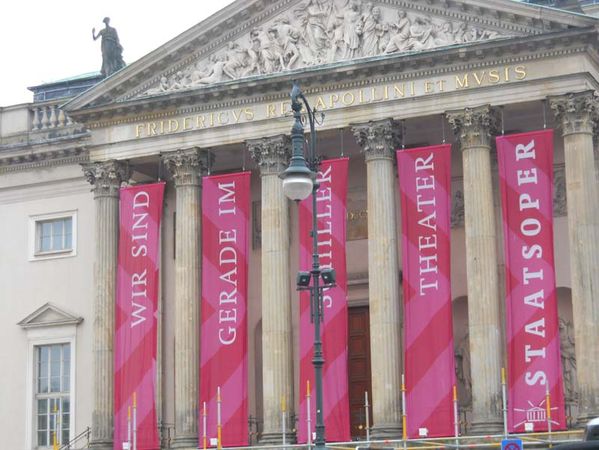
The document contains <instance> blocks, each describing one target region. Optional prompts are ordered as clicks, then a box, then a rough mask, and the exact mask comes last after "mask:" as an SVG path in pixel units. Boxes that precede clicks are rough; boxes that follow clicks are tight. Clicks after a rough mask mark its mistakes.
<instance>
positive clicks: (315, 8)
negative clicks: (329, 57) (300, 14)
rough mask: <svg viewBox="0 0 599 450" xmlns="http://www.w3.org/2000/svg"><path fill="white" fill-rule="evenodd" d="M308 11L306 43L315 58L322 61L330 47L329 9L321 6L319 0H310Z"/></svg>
mask: <svg viewBox="0 0 599 450" xmlns="http://www.w3.org/2000/svg"><path fill="white" fill-rule="evenodd" d="M306 13H307V18H306V32H305V40H306V45H307V47H308V48H309V49H310V50H311V51H312V53H313V55H314V58H315V60H317V61H320V60H322V58H323V55H324V51H325V49H326V48H327V47H328V42H327V30H326V18H327V15H328V14H327V11H325V10H324V9H322V8H321V5H320V4H319V3H318V2H317V0H309V1H308V5H307V8H306Z"/></svg>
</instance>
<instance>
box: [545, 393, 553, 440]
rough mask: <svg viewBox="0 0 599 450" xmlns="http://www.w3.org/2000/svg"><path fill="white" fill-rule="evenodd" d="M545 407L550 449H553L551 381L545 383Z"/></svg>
mask: <svg viewBox="0 0 599 450" xmlns="http://www.w3.org/2000/svg"><path fill="white" fill-rule="evenodd" d="M545 406H546V408H547V431H548V432H549V448H551V447H553V444H552V442H551V441H552V439H551V393H550V392H549V381H545Z"/></svg>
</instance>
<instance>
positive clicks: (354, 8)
mask: <svg viewBox="0 0 599 450" xmlns="http://www.w3.org/2000/svg"><path fill="white" fill-rule="evenodd" d="M360 19H361V17H360V5H359V3H358V2H356V1H352V2H351V3H350V5H349V9H348V10H347V11H346V13H345V16H344V20H345V22H344V29H343V42H344V43H345V55H344V58H345V59H352V58H354V57H356V56H357V53H358V49H359V47H360V36H361V34H362V31H363V30H362V21H361V20H360Z"/></svg>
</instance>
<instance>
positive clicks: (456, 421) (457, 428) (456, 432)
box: [453, 384, 460, 448]
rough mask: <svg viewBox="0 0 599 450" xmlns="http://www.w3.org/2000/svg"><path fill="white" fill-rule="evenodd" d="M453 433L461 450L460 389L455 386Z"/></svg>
mask: <svg viewBox="0 0 599 450" xmlns="http://www.w3.org/2000/svg"><path fill="white" fill-rule="evenodd" d="M453 433H454V435H455V446H456V448H460V439H459V437H460V418H459V416H458V388H457V386H456V385H455V384H454V385H453Z"/></svg>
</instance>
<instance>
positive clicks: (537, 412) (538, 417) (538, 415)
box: [514, 399, 560, 431]
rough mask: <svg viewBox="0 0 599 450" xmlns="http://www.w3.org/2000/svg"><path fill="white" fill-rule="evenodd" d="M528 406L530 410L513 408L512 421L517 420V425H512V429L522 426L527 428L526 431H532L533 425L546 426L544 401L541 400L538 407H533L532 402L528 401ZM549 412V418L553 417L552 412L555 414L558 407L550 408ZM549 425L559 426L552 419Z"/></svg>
mask: <svg viewBox="0 0 599 450" xmlns="http://www.w3.org/2000/svg"><path fill="white" fill-rule="evenodd" d="M528 405H529V406H530V408H527V409H523V408H514V420H515V421H517V420H519V421H518V422H517V423H515V424H514V428H519V427H521V426H522V425H524V426H525V429H526V428H528V429H526V431H534V424H535V423H542V424H547V407H546V406H545V399H543V400H541V402H540V403H539V404H538V405H535V404H534V403H533V402H531V401H530V400H529V401H528ZM551 411H552V414H551V416H552V417H553V416H554V414H553V411H555V412H557V411H558V407H557V406H552V407H551ZM551 423H552V424H553V425H558V426H559V424H560V423H559V422H558V421H557V420H554V419H551ZM527 425H528V426H527Z"/></svg>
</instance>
